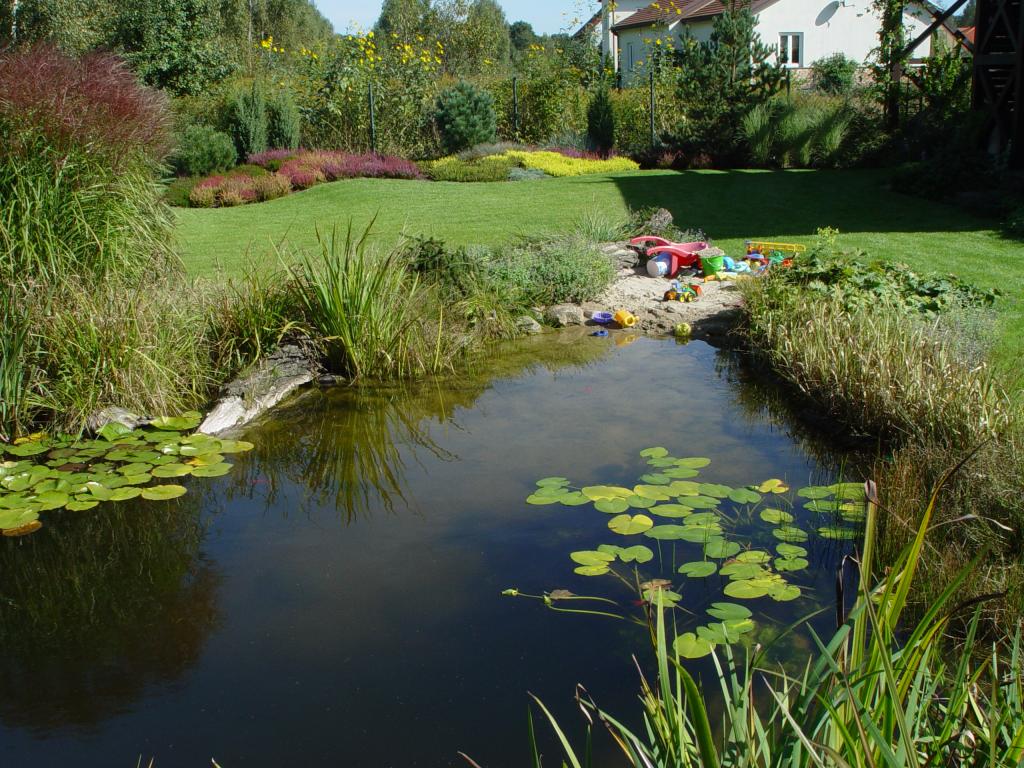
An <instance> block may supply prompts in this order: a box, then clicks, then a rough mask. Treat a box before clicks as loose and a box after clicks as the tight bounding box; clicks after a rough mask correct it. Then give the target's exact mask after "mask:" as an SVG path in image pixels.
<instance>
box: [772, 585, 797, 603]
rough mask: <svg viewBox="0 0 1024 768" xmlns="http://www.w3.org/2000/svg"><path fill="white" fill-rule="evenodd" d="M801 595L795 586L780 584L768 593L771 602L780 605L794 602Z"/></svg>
mask: <svg viewBox="0 0 1024 768" xmlns="http://www.w3.org/2000/svg"><path fill="white" fill-rule="evenodd" d="M801 594H802V592H801V591H800V587H798V586H796V585H795V584H780V585H779V586H777V587H774V588H772V589H771V590H769V592H768V595H769V597H771V599H772V600H775V601H776V602H780V603H785V602H789V601H790V600H796V599H797V598H798V597H800V595H801Z"/></svg>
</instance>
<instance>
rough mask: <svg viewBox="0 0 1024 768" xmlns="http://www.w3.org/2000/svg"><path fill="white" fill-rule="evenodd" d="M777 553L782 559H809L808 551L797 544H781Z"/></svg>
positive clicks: (777, 548)
mask: <svg viewBox="0 0 1024 768" xmlns="http://www.w3.org/2000/svg"><path fill="white" fill-rule="evenodd" d="M775 551H776V552H778V553H779V554H780V555H781V556H782V557H807V550H806V549H804V548H803V547H798V546H797V545H796V544H779V546H777V547H776V548H775Z"/></svg>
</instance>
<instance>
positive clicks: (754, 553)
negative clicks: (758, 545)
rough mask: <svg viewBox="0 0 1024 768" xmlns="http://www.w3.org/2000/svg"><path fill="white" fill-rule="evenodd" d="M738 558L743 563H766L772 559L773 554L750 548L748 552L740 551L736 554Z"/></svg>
mask: <svg viewBox="0 0 1024 768" xmlns="http://www.w3.org/2000/svg"><path fill="white" fill-rule="evenodd" d="M736 559H737V560H738V561H739V562H741V563H760V564H761V565H764V564H765V563H767V562H770V561H771V559H772V556H771V555H769V554H768V553H767V552H764V551H762V550H760V549H748V550H747V551H746V552H740V553H739V554H738V555H736Z"/></svg>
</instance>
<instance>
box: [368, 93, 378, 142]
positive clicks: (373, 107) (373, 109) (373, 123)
mask: <svg viewBox="0 0 1024 768" xmlns="http://www.w3.org/2000/svg"><path fill="white" fill-rule="evenodd" d="M368 90H369V100H370V154H373V155H376V154H377V102H376V100H375V99H374V96H373V83H372V82H371V83H370V87H369V89H368Z"/></svg>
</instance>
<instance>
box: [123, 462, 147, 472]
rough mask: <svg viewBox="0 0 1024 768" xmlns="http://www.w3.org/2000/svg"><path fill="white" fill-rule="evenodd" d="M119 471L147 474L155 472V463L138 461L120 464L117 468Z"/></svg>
mask: <svg viewBox="0 0 1024 768" xmlns="http://www.w3.org/2000/svg"><path fill="white" fill-rule="evenodd" d="M117 471H118V472H120V473H121V474H122V475H145V474H147V473H152V472H153V465H152V464H143V463H142V462H136V463H134V464H125V465H123V466H120V467H118V468H117Z"/></svg>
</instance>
